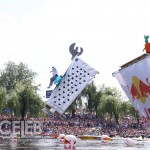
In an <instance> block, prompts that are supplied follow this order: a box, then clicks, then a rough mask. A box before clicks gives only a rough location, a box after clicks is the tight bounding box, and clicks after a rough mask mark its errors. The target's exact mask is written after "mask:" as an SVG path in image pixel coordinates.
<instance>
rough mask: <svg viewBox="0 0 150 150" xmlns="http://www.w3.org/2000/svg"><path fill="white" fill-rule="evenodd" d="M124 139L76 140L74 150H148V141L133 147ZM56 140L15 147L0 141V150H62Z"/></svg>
mask: <svg viewBox="0 0 150 150" xmlns="http://www.w3.org/2000/svg"><path fill="white" fill-rule="evenodd" d="M124 140H125V139H112V141H109V142H108V143H107V144H102V143H101V141H98V140H86V141H85V140H79V139H77V144H76V150H150V141H149V140H148V141H136V142H135V145H134V146H133V147H126V146H124ZM63 146H64V145H63V144H61V143H58V142H57V140H56V139H19V140H18V142H17V145H16V146H12V145H10V143H9V139H3V140H0V150H63V149H64V148H63Z"/></svg>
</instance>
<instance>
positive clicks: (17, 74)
mask: <svg viewBox="0 0 150 150" xmlns="http://www.w3.org/2000/svg"><path fill="white" fill-rule="evenodd" d="M5 65H6V68H5V69H4V70H3V71H1V76H0V86H1V87H3V88H5V89H6V90H7V96H6V104H7V106H6V107H8V108H9V109H10V110H11V112H12V113H13V114H14V115H16V116H18V115H20V114H21V116H22V118H24V117H25V116H26V115H27V114H28V115H31V114H32V116H33V114H34V116H38V115H39V114H40V111H41V108H42V106H44V104H43V102H42V100H41V98H40V96H39V95H38V90H39V86H40V85H35V82H34V79H35V77H36V75H37V74H36V73H35V72H33V71H32V70H30V69H29V68H28V66H27V65H25V64H23V63H22V62H21V63H19V65H16V64H15V63H14V62H10V61H9V62H8V63H6V64H5Z"/></svg>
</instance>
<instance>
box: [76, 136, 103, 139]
mask: <svg viewBox="0 0 150 150" xmlns="http://www.w3.org/2000/svg"><path fill="white" fill-rule="evenodd" d="M78 138H79V139H81V140H101V136H98V135H79V136H78Z"/></svg>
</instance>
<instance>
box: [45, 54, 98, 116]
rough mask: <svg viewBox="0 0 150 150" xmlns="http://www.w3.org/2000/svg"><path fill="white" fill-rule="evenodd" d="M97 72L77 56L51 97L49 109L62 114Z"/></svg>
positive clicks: (48, 103) (48, 104)
mask: <svg viewBox="0 0 150 150" xmlns="http://www.w3.org/2000/svg"><path fill="white" fill-rule="evenodd" d="M97 73H98V71H96V70H95V69H94V68H92V67H91V66H89V65H88V64H87V63H86V62H84V61H83V60H81V58H79V57H78V56H76V57H75V58H74V59H73V60H72V62H71V64H70V66H69V68H68V69H67V71H66V73H65V75H64V76H63V78H62V80H61V82H60V84H59V85H58V86H56V88H55V89H54V91H53V92H52V94H51V96H50V97H49V99H48V102H47V106H48V107H47V108H49V110H48V111H50V112H52V113H56V114H60V115H62V114H63V113H64V112H65V111H66V109H67V108H68V107H69V106H70V105H71V104H72V102H73V101H74V100H75V99H76V97H77V96H78V95H79V94H80V93H81V91H82V90H83V89H84V88H85V87H86V86H87V84H88V83H89V82H90V81H91V80H92V79H93V78H94V77H95V75H96V74H97ZM46 111H47V110H46Z"/></svg>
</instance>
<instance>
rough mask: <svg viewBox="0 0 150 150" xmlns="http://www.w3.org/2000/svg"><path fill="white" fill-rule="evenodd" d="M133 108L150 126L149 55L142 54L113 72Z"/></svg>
mask: <svg viewBox="0 0 150 150" xmlns="http://www.w3.org/2000/svg"><path fill="white" fill-rule="evenodd" d="M113 76H114V77H116V79H117V80H118V82H119V83H120V85H121V87H122V89H123V90H124V92H125V93H126V95H127V97H128V98H129V99H130V101H131V103H132V104H133V106H134V108H135V110H136V111H137V113H138V114H139V116H140V117H141V119H142V120H143V121H144V122H145V124H146V125H147V127H148V128H149V127H150V55H149V54H144V55H142V56H140V57H138V58H136V59H134V60H132V61H130V62H128V63H126V64H124V65H122V66H121V69H120V70H118V71H117V72H115V73H113Z"/></svg>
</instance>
